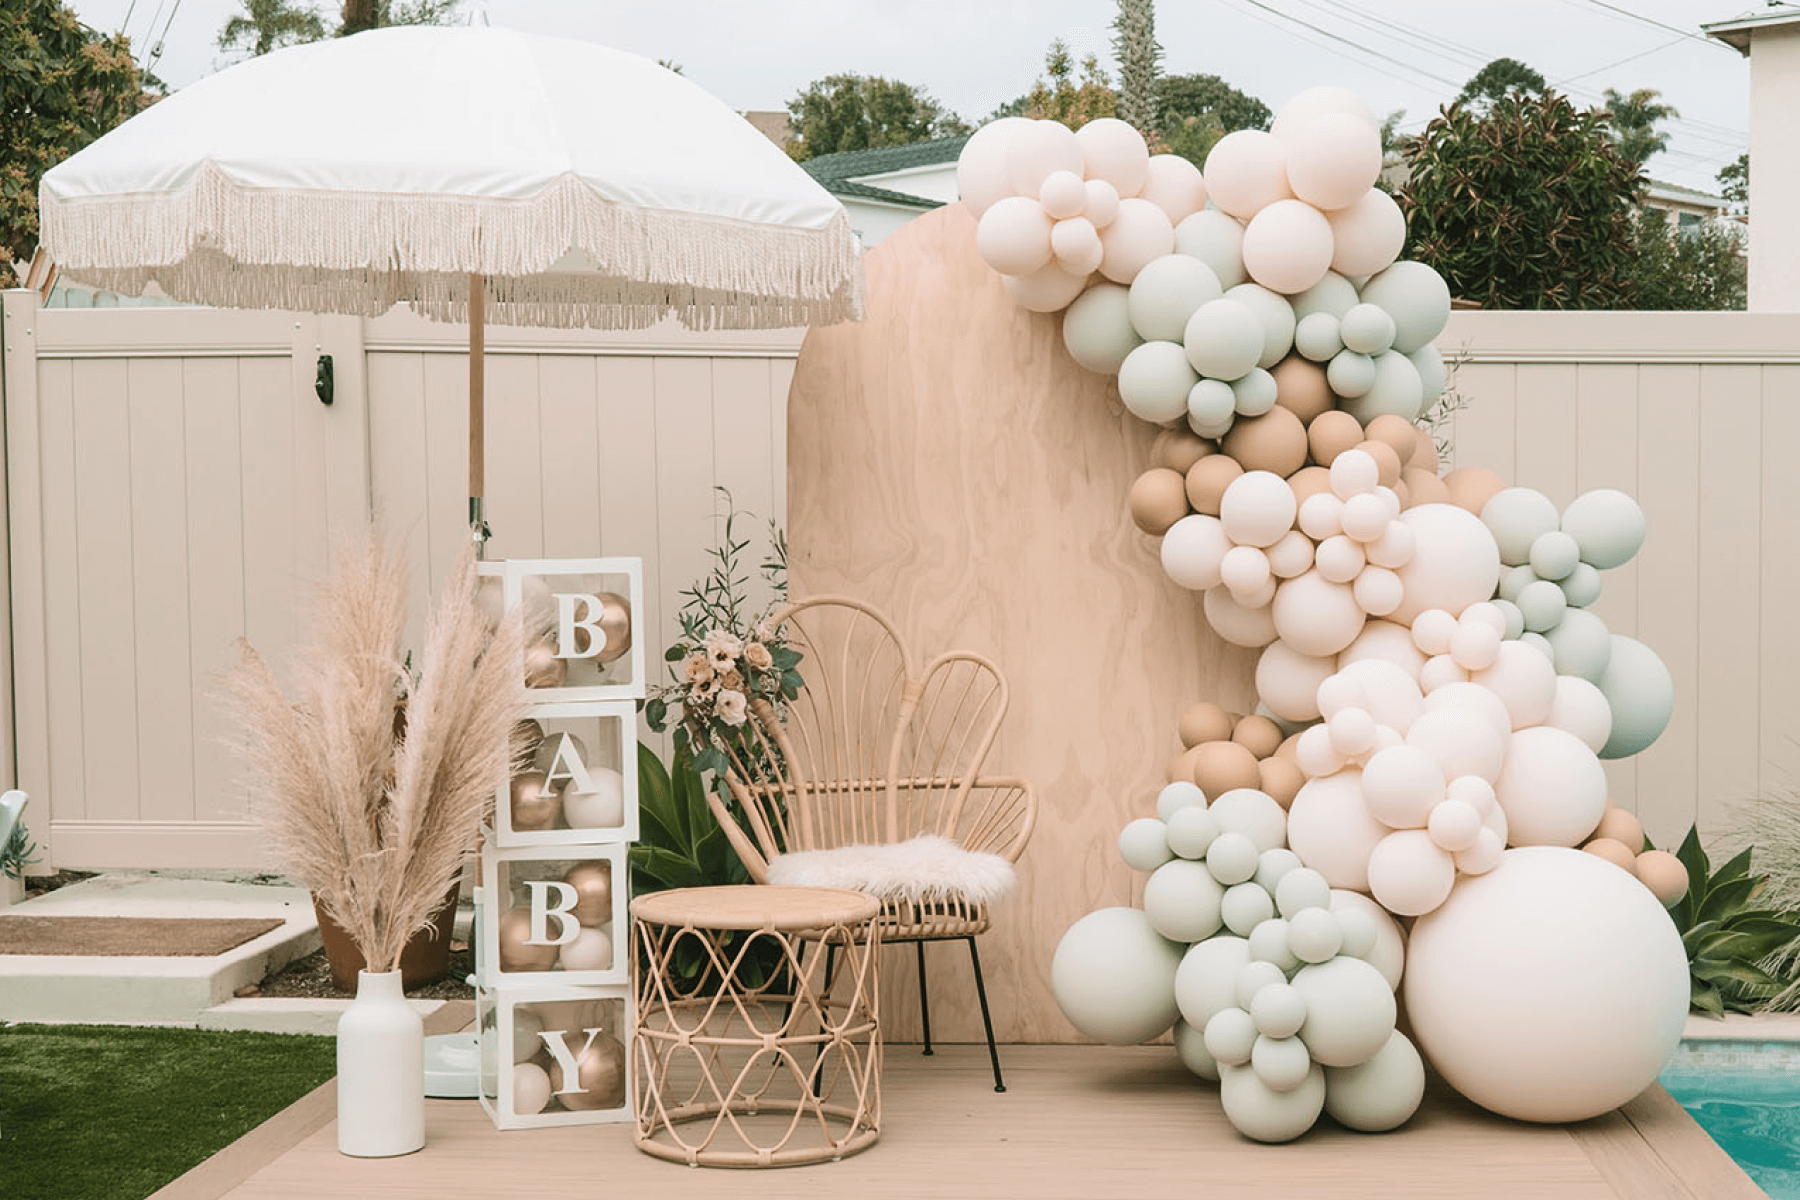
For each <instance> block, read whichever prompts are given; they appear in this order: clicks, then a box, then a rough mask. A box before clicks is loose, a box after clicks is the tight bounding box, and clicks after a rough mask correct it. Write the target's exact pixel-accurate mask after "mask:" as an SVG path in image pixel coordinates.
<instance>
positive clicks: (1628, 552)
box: [1562, 488, 1644, 571]
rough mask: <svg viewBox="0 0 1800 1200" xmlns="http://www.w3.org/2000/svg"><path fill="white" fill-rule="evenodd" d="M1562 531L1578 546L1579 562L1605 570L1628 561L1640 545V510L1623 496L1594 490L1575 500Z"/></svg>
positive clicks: (1565, 515) (1642, 529) (1616, 492)
mask: <svg viewBox="0 0 1800 1200" xmlns="http://www.w3.org/2000/svg"><path fill="white" fill-rule="evenodd" d="M1562 530H1563V532H1564V533H1566V534H1568V535H1569V536H1571V537H1573V538H1574V539H1575V541H1576V542H1577V543H1578V544H1579V545H1580V546H1581V559H1582V561H1583V562H1586V563H1589V564H1591V565H1593V566H1596V567H1599V568H1600V569H1601V570H1603V571H1605V570H1609V569H1611V568H1613V567H1617V566H1623V565H1624V564H1625V563H1627V562H1629V561H1631V557H1632V556H1633V555H1634V554H1636V553H1637V552H1638V550H1639V548H1640V547H1642V546H1643V544H1644V510H1643V509H1641V508H1639V507H1638V502H1637V501H1636V500H1633V499H1632V498H1631V497H1630V496H1627V495H1626V494H1625V493H1624V492H1620V491H1615V490H1614V489H1612V488H1596V489H1595V490H1594V491H1591V492H1583V493H1582V494H1581V495H1579V496H1577V497H1575V499H1574V501H1573V502H1572V503H1571V504H1570V505H1569V508H1568V511H1566V512H1565V513H1563V515H1562Z"/></svg>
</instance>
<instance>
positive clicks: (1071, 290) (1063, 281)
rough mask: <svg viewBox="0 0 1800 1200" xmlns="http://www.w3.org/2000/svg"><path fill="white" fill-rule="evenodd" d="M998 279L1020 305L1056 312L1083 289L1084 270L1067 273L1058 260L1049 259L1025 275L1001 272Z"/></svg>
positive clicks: (1070, 301)
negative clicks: (1003, 273) (1076, 272)
mask: <svg viewBox="0 0 1800 1200" xmlns="http://www.w3.org/2000/svg"><path fill="white" fill-rule="evenodd" d="M1088 270H1089V271H1091V270H1092V268H1091V267H1090V268H1089V269H1088ZM1000 282H1001V283H1002V284H1004V285H1005V286H1006V294H1007V295H1009V296H1011V297H1012V298H1013V303H1014V304H1017V305H1018V306H1019V307H1020V308H1023V309H1026V310H1028V311H1030V312H1060V311H1061V310H1063V309H1065V308H1067V307H1068V306H1069V305H1070V304H1073V303H1074V302H1075V299H1076V297H1078V296H1080V295H1081V293H1082V292H1084V291H1086V290H1087V286H1088V272H1087V271H1083V272H1082V273H1081V274H1079V275H1071V274H1070V273H1069V272H1068V271H1067V270H1065V269H1064V268H1063V264H1062V263H1061V262H1060V261H1059V260H1057V259H1051V260H1050V261H1049V262H1047V263H1045V264H1044V265H1043V266H1041V267H1039V268H1038V269H1037V270H1035V271H1033V272H1032V273H1031V274H1029V275H1002V276H1001V277H1000Z"/></svg>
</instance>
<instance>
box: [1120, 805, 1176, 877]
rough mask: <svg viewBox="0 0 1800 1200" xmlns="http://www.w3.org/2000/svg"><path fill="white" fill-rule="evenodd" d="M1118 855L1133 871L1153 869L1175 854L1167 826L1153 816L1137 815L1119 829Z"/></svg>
mask: <svg viewBox="0 0 1800 1200" xmlns="http://www.w3.org/2000/svg"><path fill="white" fill-rule="evenodd" d="M1119 857H1120V858H1122V859H1124V860H1125V865H1126V866H1128V867H1130V868H1131V869H1132V870H1134V871H1154V870H1156V868H1158V867H1160V866H1162V865H1163V864H1164V863H1166V862H1168V861H1169V860H1170V859H1171V858H1173V857H1175V855H1174V854H1173V853H1172V852H1171V851H1170V849H1169V839H1168V827H1167V826H1166V825H1164V824H1163V823H1162V822H1161V821H1159V820H1157V819H1156V818H1155V817H1139V818H1138V819H1137V820H1135V821H1133V822H1131V823H1130V824H1129V825H1127V826H1125V828H1123V829H1121V830H1119Z"/></svg>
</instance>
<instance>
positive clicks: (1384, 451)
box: [1355, 431, 1400, 487]
mask: <svg viewBox="0 0 1800 1200" xmlns="http://www.w3.org/2000/svg"><path fill="white" fill-rule="evenodd" d="M1365 432H1366V431H1365ZM1355 448H1356V449H1358V450H1361V451H1362V452H1363V453H1364V454H1367V455H1368V456H1369V457H1370V458H1372V459H1374V460H1375V470H1376V472H1377V478H1378V479H1379V480H1380V481H1381V486H1382V487H1393V486H1394V485H1395V484H1396V483H1399V482H1400V455H1399V454H1398V453H1396V452H1395V450H1394V448H1393V447H1392V446H1390V445H1388V444H1387V443H1386V442H1382V441H1377V440H1375V439H1373V438H1371V439H1369V440H1368V441H1363V442H1358V443H1357V444H1356V446H1355Z"/></svg>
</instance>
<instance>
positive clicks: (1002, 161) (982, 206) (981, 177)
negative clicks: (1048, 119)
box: [956, 117, 1031, 221]
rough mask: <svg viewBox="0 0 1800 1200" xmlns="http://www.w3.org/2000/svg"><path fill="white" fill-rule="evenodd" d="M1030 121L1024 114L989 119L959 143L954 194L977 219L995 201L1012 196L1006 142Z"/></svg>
mask: <svg viewBox="0 0 1800 1200" xmlns="http://www.w3.org/2000/svg"><path fill="white" fill-rule="evenodd" d="M1030 123H1031V122H1030V119H1029V118H1026V117H1002V118H1000V120H998V121H989V122H988V123H987V124H986V125H983V126H982V127H981V128H980V129H977V130H976V131H975V133H974V135H973V136H972V137H970V138H969V140H968V141H967V142H965V143H963V149H962V154H961V155H959V156H958V157H957V160H956V194H957V195H958V196H961V197H962V202H963V206H964V207H965V208H967V209H968V210H969V212H970V213H971V214H972V215H973V216H974V217H975V219H976V220H977V221H979V220H980V219H981V215H982V214H983V213H985V212H986V211H987V210H988V208H989V207H990V206H991V205H993V203H994V202H995V201H997V200H999V199H1001V198H1002V197H1004V196H1010V195H1012V183H1011V181H1010V179H1009V178H1008V174H1007V169H1006V143H1007V140H1008V138H1010V137H1011V135H1012V133H1013V131H1014V130H1016V129H1018V128H1019V127H1021V126H1024V125H1029V124H1030Z"/></svg>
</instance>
